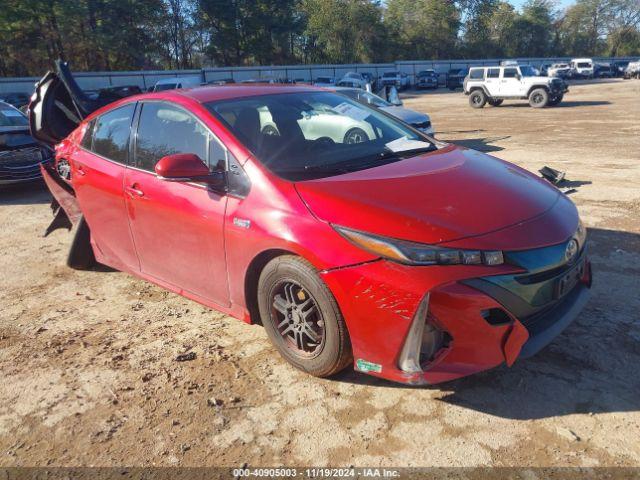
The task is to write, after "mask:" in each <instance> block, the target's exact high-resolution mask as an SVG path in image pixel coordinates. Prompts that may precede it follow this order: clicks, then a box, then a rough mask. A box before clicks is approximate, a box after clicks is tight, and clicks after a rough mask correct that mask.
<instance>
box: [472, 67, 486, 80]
mask: <svg viewBox="0 0 640 480" xmlns="http://www.w3.org/2000/svg"><path fill="white" fill-rule="evenodd" d="M469 78H472V79H473V80H481V79H483V78H484V68H475V69H473V70H471V71H469Z"/></svg>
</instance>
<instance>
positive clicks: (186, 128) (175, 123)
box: [135, 102, 210, 172]
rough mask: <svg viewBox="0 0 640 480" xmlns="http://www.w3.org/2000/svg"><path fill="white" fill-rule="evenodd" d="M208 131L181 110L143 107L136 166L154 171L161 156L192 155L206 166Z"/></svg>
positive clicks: (161, 105)
mask: <svg viewBox="0 0 640 480" xmlns="http://www.w3.org/2000/svg"><path fill="white" fill-rule="evenodd" d="M209 136H210V135H209V132H208V131H207V130H206V129H205V128H204V127H203V126H202V124H200V122H198V121H197V120H196V119H195V117H193V116H192V115H191V114H189V113H187V112H186V111H184V110H182V109H181V108H178V107H174V106H173V105H169V104H167V103H162V102H147V103H143V104H142V111H141V112H140V123H139V126H138V135H137V137H136V147H135V165H136V167H138V168H142V169H144V170H148V171H150V172H153V169H154V167H155V165H156V163H157V162H158V160H160V159H161V158H162V157H165V156H167V155H173V154H175V153H193V154H195V155H198V157H200V159H201V160H202V161H203V162H205V163H207V161H208V159H207V143H208V137H209Z"/></svg>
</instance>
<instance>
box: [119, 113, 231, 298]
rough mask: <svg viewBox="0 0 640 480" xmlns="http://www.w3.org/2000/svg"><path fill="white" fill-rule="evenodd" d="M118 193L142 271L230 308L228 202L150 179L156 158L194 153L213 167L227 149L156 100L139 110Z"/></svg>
mask: <svg viewBox="0 0 640 480" xmlns="http://www.w3.org/2000/svg"><path fill="white" fill-rule="evenodd" d="M137 118H138V120H137V133H136V135H135V140H134V143H133V145H132V149H131V151H132V154H133V157H134V164H133V165H132V167H131V168H129V169H127V173H126V177H125V194H126V201H127V206H128V214H129V222H130V225H131V231H132V232H133V237H134V239H135V245H136V251H137V253H138V258H139V260H140V269H141V271H142V272H143V273H144V274H146V275H149V276H151V277H153V278H155V279H157V280H159V281H160V282H161V283H165V284H169V285H171V286H173V287H174V288H176V289H177V290H180V291H186V292H189V293H191V294H195V295H197V296H198V297H202V298H204V299H207V300H210V301H213V302H215V303H217V304H219V305H228V304H229V291H228V282H227V271H226V261H225V251H224V237H223V228H224V214H225V209H226V204H227V197H226V195H224V194H221V193H217V192H214V191H212V190H211V189H210V188H208V187H207V186H206V185H204V184H196V183H184V182H170V181H165V180H161V179H159V178H158V177H157V175H156V174H155V171H154V168H155V164H156V163H157V162H158V160H160V159H161V158H162V157H164V156H166V155H171V154H176V153H193V154H196V155H198V156H199V157H200V158H201V159H202V160H203V161H205V163H207V164H208V165H210V166H211V168H212V169H213V168H215V167H216V165H218V164H219V163H220V162H222V164H225V165H226V162H227V151H226V149H225V148H224V147H223V146H222V144H221V143H220V142H219V141H218V140H217V139H216V138H215V136H214V135H213V134H212V133H211V132H210V131H209V130H208V129H207V128H206V127H205V126H204V124H203V123H202V122H201V121H200V120H198V119H197V118H196V117H195V116H194V115H193V114H192V113H190V112H188V111H187V110H185V109H183V108H182V107H180V106H177V105H174V104H171V103H167V102H160V101H148V102H142V103H141V104H140V110H139V113H138V115H137Z"/></svg>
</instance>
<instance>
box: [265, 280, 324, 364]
mask: <svg viewBox="0 0 640 480" xmlns="http://www.w3.org/2000/svg"><path fill="white" fill-rule="evenodd" d="M271 315H272V317H271V318H272V319H273V321H274V326H275V327H276V330H277V331H278V333H279V334H280V336H281V338H282V340H283V341H284V344H285V345H286V346H287V347H288V348H289V349H290V350H292V351H293V352H294V353H295V354H297V355H299V356H302V357H307V358H308V357H315V356H317V355H318V354H319V353H320V352H321V351H322V347H323V345H324V340H325V323H324V319H323V318H322V312H321V311H320V309H319V308H318V305H317V303H316V301H315V299H314V298H313V297H312V296H311V295H310V294H309V292H308V291H307V290H305V289H304V288H303V287H302V286H301V285H299V284H298V283H296V282H294V281H290V280H288V281H283V282H281V283H279V284H277V285H276V286H275V288H274V289H273V290H272V294H271Z"/></svg>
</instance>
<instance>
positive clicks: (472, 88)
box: [469, 85, 492, 98]
mask: <svg viewBox="0 0 640 480" xmlns="http://www.w3.org/2000/svg"><path fill="white" fill-rule="evenodd" d="M476 90H482V91H483V92H484V94H485V96H486V97H487V98H492V97H491V95H489V91H488V90H487V88H486V87H485V86H484V85H475V86H473V87H471V88H470V89H469V95H471V94H472V93H473V92H475V91H476Z"/></svg>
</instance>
